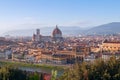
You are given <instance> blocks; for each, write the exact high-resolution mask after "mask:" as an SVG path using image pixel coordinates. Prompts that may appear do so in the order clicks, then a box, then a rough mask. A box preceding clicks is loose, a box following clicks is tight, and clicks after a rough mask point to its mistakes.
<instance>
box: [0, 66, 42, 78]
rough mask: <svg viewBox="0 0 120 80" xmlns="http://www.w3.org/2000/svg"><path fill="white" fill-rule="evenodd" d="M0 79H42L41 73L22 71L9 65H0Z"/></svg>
mask: <svg viewBox="0 0 120 80" xmlns="http://www.w3.org/2000/svg"><path fill="white" fill-rule="evenodd" d="M0 80H43V76H42V73H41V74H40V73H37V72H27V71H22V70H19V69H17V68H11V66H2V67H0Z"/></svg>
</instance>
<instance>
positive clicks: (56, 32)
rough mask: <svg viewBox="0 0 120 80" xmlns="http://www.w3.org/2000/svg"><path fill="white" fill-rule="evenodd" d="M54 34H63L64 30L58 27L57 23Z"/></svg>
mask: <svg viewBox="0 0 120 80" xmlns="http://www.w3.org/2000/svg"><path fill="white" fill-rule="evenodd" d="M52 35H53V37H54V36H56V35H60V36H62V32H61V30H60V29H59V28H58V27H57V25H56V28H55V29H54V30H53V33H52Z"/></svg>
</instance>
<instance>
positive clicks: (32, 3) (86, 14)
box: [0, 0, 120, 34]
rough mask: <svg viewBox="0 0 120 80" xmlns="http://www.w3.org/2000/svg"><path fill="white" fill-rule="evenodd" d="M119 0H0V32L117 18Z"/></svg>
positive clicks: (119, 18)
mask: <svg viewBox="0 0 120 80" xmlns="http://www.w3.org/2000/svg"><path fill="white" fill-rule="evenodd" d="M119 3H120V1H119V0H116V1H114V0H99V1H98V0H96V1H95V0H29V1H28V0H1V1H0V28H1V29H0V34H2V33H5V32H7V31H10V30H19V29H30V28H31V29H32V28H39V27H45V26H47V27H50V26H55V25H56V24H57V25H59V26H79V27H82V28H90V27H94V26H96V25H101V24H105V23H110V22H120V10H119V7H120V5H119Z"/></svg>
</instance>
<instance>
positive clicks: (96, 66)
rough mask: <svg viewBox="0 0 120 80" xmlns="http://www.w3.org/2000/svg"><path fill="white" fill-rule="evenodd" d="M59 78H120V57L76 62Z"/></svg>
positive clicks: (96, 79)
mask: <svg viewBox="0 0 120 80" xmlns="http://www.w3.org/2000/svg"><path fill="white" fill-rule="evenodd" d="M59 80H120V59H118V60H116V59H115V58H114V57H111V58H110V60H108V61H103V60H96V61H95V62H94V63H86V62H83V63H82V64H78V63H76V64H75V65H74V66H73V67H72V68H70V69H67V70H66V71H65V72H64V74H63V75H62V76H61V77H60V79H59Z"/></svg>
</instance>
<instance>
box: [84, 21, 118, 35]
mask: <svg viewBox="0 0 120 80" xmlns="http://www.w3.org/2000/svg"><path fill="white" fill-rule="evenodd" d="M86 32H87V34H114V33H120V22H112V23H108V24H103V25H100V26H96V27H93V28H91V29H89V30H86Z"/></svg>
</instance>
